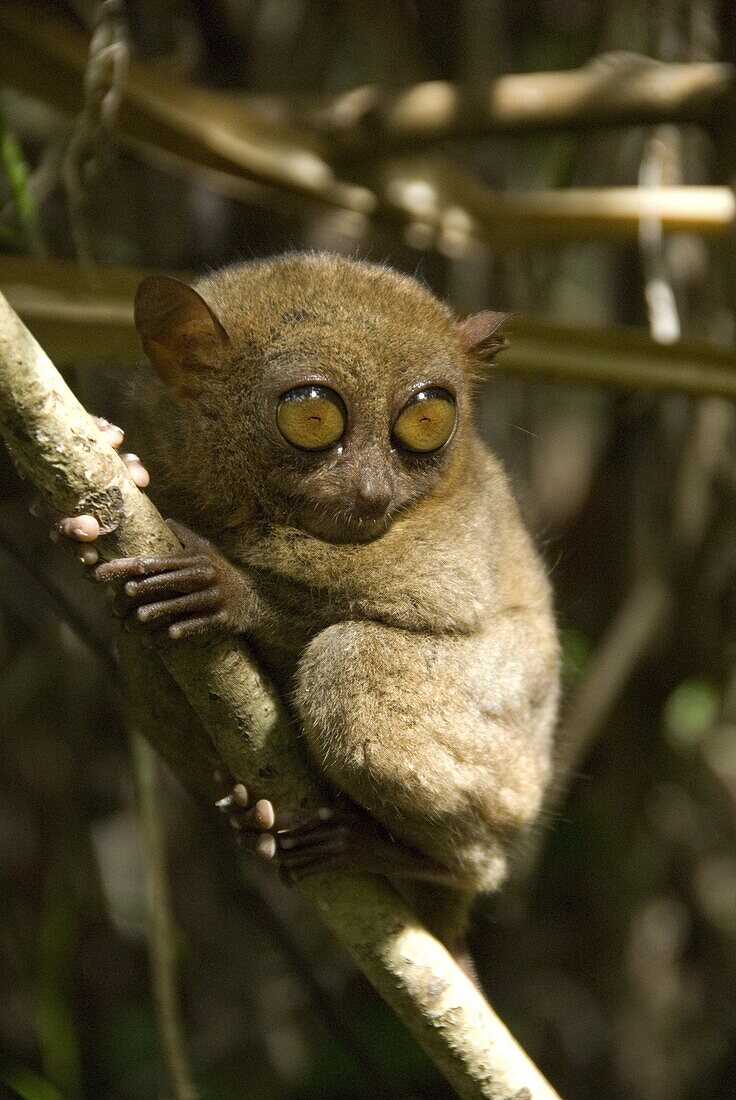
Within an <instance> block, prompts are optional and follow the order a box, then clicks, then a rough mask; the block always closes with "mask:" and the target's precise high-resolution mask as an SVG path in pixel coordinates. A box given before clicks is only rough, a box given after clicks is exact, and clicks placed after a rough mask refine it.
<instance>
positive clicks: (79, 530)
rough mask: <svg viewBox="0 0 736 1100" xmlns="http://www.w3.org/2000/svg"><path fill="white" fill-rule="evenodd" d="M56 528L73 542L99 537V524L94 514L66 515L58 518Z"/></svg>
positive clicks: (88, 540) (92, 539)
mask: <svg viewBox="0 0 736 1100" xmlns="http://www.w3.org/2000/svg"><path fill="white" fill-rule="evenodd" d="M58 529H59V531H60V533H61V534H62V535H66V537H67V538H70V539H73V540H74V541H75V542H94V541H95V539H97V538H99V537H100V525H99V523H98V522H97V520H96V519H95V517H94V516H66V517H65V518H64V519H61V520H59V523H58Z"/></svg>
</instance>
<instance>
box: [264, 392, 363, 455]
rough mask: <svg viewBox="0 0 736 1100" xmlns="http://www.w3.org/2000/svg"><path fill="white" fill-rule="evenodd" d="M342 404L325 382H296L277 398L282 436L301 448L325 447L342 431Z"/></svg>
mask: <svg viewBox="0 0 736 1100" xmlns="http://www.w3.org/2000/svg"><path fill="white" fill-rule="evenodd" d="M346 419H347V418H346V414H345V406H344V405H343V403H342V400H341V398H340V397H338V395H337V394H336V393H335V392H334V390H328V389H327V387H326V386H299V387H298V389H295V390H289V392H288V393H285V394H284V396H283V397H282V398H281V400H280V401H279V406H278V409H277V410H276V423H277V424H278V426H279V431H280V432H281V434H282V435H283V437H284V439H286V440H288V442H289V443H293V444H294V446H295V447H301V448H302V450H304V451H325V450H327V448H328V447H332V446H333V445H334V444H335V443H337V441H338V440H339V439H341V438H342V435H343V433H344V431H345V421H346Z"/></svg>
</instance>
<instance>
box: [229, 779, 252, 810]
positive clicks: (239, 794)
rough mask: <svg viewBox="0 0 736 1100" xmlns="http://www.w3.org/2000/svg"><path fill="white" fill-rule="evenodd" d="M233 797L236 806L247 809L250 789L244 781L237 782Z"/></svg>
mask: <svg viewBox="0 0 736 1100" xmlns="http://www.w3.org/2000/svg"><path fill="white" fill-rule="evenodd" d="M232 799H233V802H234V803H235V805H236V806H240V808H241V809H243V810H244V809H245V807H246V806H247V805H248V789H247V787H246V786H245V784H244V783H236V784H235V786H234V787H233V790H232Z"/></svg>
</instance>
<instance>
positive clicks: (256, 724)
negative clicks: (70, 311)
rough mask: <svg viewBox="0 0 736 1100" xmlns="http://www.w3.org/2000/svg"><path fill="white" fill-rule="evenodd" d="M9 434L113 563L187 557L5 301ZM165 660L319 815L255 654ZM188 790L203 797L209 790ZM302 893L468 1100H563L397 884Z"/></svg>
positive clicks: (209, 713)
mask: <svg viewBox="0 0 736 1100" xmlns="http://www.w3.org/2000/svg"><path fill="white" fill-rule="evenodd" d="M0 430H1V431H2V434H3V435H4V436H5V438H6V440H7V441H8V443H9V444H10V445H11V446H12V448H13V451H14V452H15V455H16V456H17V459H18V461H19V463H20V465H21V467H22V468H23V470H24V471H25V473H26V474H27V475H28V476H29V477H30V478H31V479H32V480H33V481H35V482H36V484H37V485H39V487H41V488H42V489H43V490H44V491H45V493H46V496H47V498H48V500H49V501H50V503H51V504H52V505H53V506H54V507H56V508H58V509H60V510H61V511H63V512H65V513H68V514H75V513H79V512H81V511H92V512H94V513H95V514H96V515H98V516H99V517H100V518H101V519H102V522H103V526H104V529H105V535H104V537H103V538H102V539H101V540H100V550H101V555H102V556H103V557H104V558H106V559H109V558H112V557H118V556H121V555H126V556H127V555H133V554H140V553H150V552H161V551H165V550H175V549H177V548H178V543H177V541H176V539H175V538H174V536H173V534H172V532H171V531H170V530H169V528H168V527H167V526H166V525H165V524H164V522H163V520H162V519H161V517H160V516H159V514H158V513H157V512H156V510H155V508H154V507H153V505H152V504H151V503H150V501H149V500H148V499H147V498H146V497H145V496H144V495H143V494H142V493H141V492H139V490H138V489H136V487H135V486H134V484H133V482H132V481H131V479H130V478H129V477H128V475H127V473H126V471H125V468H124V466H123V464H122V462H121V461H120V459H119V458H118V457H117V455H116V454H115V452H114V451H113V450H112V449H111V448H110V447H109V446H108V445H107V444H106V443H105V442H104V441H103V439H102V437H101V435H100V433H99V432H98V431H97V429H96V427H95V425H94V423H93V422H92V420H91V419H90V417H89V416H88V414H87V413H86V412H85V411H84V409H83V408H82V407H81V405H80V404H79V402H78V401H77V399H76V398H75V397H74V395H73V394H72V393H71V391H70V390H69V389H68V387H67V386H66V384H65V383H64V381H63V379H62V378H61V377H60V375H59V374H58V372H57V371H56V369H55V368H54V366H53V364H52V363H51V361H50V360H49V359H48V357H47V356H46V355H45V353H44V352H43V350H42V349H41V348H40V346H39V345H38V344H37V343H36V341H35V340H34V339H33V337H32V336H31V335H30V333H29V332H28V330H27V329H26V328H25V327H24V325H23V324H22V322H21V321H20V319H19V318H18V317H17V315H16V314H15V313H14V312H13V310H12V309H11V308H10V306H9V305H8V304H7V302H6V300H5V299H4V298H3V297H2V296H1V295H0ZM158 656H159V657H160V658H161V660H162V661H163V663H164V665H165V666H166V668H167V669H168V671H169V673H170V674H171V675H172V676H173V678H174V679H175V680H176V682H177V684H178V685H179V687H180V688H181V690H182V692H183V693H184V694H185V695H186V697H187V699H188V700H189V702H190V703H191V705H192V706H193V707H194V709H195V711H196V712H197V714H198V716H199V718H200V719H201V721H202V724H203V725H204V727H205V729H206V730H207V731H208V733H209V735H210V737H211V738H212V741H213V743H214V745H215V747H216V749H217V751H218V753H219V754H220V755H221V756H222V758H223V760H224V761H225V763H226V764H227V766H228V768H229V769H230V771H231V772H232V773H233V775H234V776H235V777H236V778H237V779H239V780H242V781H243V782H244V783H246V785H247V784H249V783H250V782H251V781H252V780H253V779H254V778H255V777H256V776H257V775H258V772H259V770H260V771H262V770H263V769H267V773H266V774H267V775H268V783H269V794H270V796H271V797H272V798H273V800H274V802H275V803H276V804H277V806H278V805H280V806H293V805H297V804H301V805H308V804H310V803H312V804H314V802H315V801H316V799H317V798H318V789H317V786H316V784H315V782H314V781H313V779H312V777H311V776H310V774H309V772H308V770H307V768H306V766H305V763H304V762H303V760H302V759H301V757H300V756H299V753H298V748H297V739H296V736H295V732H294V730H293V728H292V726H291V724H290V721H289V718H288V715H287V713H286V710H285V708H284V706H283V703H282V702H281V700H280V699H279V697H278V695H277V693H276V692H275V690H274V688H273V686H272V685H271V684H270V682H269V681H268V680H267V678H266V677H265V676H264V674H263V673H262V672H261V671H260V669H259V668H258V667H257V666H256V664H255V663H254V661H253V660H252V658H251V656H250V655H249V654H248V652H247V650H246V649H245V648H244V647H243V646H240V645H238V644H237V643H236V642H235V641H232V640H227V641H226V640H223V641H220V642H216V643H205V642H201V641H200V642H194V641H188V642H186V643H177V644H176V645H173V644H167V645H164V646H162V647H160V648H159V649H158ZM156 659H157V658H156V655H155V654H154V653H151V660H152V661H153V660H156ZM197 759H198V760H201V757H197ZM184 778H185V779H188V780H192V779H194V780H195V781H196V783H197V785H198V786H200V787H201V788H204V787H205V786H206V784H207V780H208V779H209V777H208V776H207V777H203V776H201V775H200V776H196V777H195V776H192V775H191V774H190V775H189V776H187V775H185V776H184ZM261 783H262V780H261ZM301 888H302V890H303V892H304V893H305V894H306V895H307V896H308V897H309V898H310V899H311V900H312V901H313V903H314V904H315V905H316V907H317V909H318V911H319V913H320V915H321V916H322V918H323V919H324V921H325V922H326V923H327V925H328V926H329V927H330V928H331V929H332V931H333V932H334V933H335V935H336V936H338V938H339V939H340V940H342V942H343V943H344V944H345V945H346V947H347V948H348V949H349V951H350V952H351V953H352V955H353V957H354V958H355V960H356V962H357V963H358V965H359V966H361V968H362V969H363V970H364V971H365V973H366V974H367V975H368V977H369V978H370V980H371V981H372V982H373V984H374V985H375V986H376V988H377V989H378V990H379V992H380V993H381V994H382V995H383V996H384V997H385V999H386V1000H387V1001H388V1003H389V1004H390V1005H391V1006H392V1007H393V1008H394V1009H395V1011H396V1012H397V1013H398V1014H399V1015H400V1016H401V1018H402V1019H403V1020H404V1022H405V1023H406V1025H407V1026H408V1027H409V1029H410V1030H411V1031H412V1032H413V1034H414V1035H415V1036H416V1038H417V1039H418V1040H419V1042H420V1043H421V1044H422V1045H423V1046H424V1048H425V1050H426V1051H427V1053H428V1054H429V1056H430V1057H431V1058H432V1059H433V1060H434V1061H435V1063H436V1064H437V1066H438V1067H439V1068H440V1070H441V1071H442V1072H443V1073H444V1074H445V1076H446V1077H447V1079H448V1080H449V1081H450V1082H451V1084H452V1085H453V1086H454V1088H455V1089H456V1090H457V1092H458V1094H459V1095H460V1096H464V1097H473V1098H476V1097H485V1098H488V1100H551V1098H553V1097H555V1096H556V1095H557V1094H556V1093H555V1092H554V1090H553V1089H552V1087H551V1086H550V1085H549V1084H548V1083H547V1081H545V1079H544V1078H543V1077H542V1075H541V1074H540V1072H539V1070H538V1069H537V1068H536V1067H535V1066H534V1064H533V1063H532V1062H531V1061H530V1060H529V1058H528V1057H527V1055H526V1054H525V1053H524V1051H523V1050H522V1049H521V1047H519V1045H518V1044H517V1043H516V1041H515V1040H514V1039H513V1037H512V1036H511V1035H510V1033H509V1032H508V1030H507V1029H506V1027H505V1026H504V1024H503V1023H502V1022H501V1020H500V1019H499V1018H498V1017H497V1016H496V1014H495V1013H494V1012H493V1010H492V1009H491V1007H490V1006H489V1005H488V1004H487V1002H486V1001H485V1000H484V999H483V997H482V995H481V994H480V992H479V991H478V990H477V989H476V988H475V986H474V985H473V984H472V982H470V981H469V980H468V978H467V977H466V976H465V975H464V974H463V973H462V971H461V970H460V969H459V968H458V966H457V965H456V963H455V961H454V959H452V957H451V956H450V955H449V953H448V952H447V951H446V950H445V948H444V947H443V946H442V945H441V944H440V943H439V942H438V941H437V940H436V939H434V937H432V936H431V935H430V934H429V933H428V932H427V931H426V929H424V928H423V927H422V926H421V925H420V924H419V923H418V921H417V920H416V918H415V917H414V915H413V914H412V913H411V912H410V910H409V909H408V908H407V907H406V906H405V905H404V903H403V902H402V901H401V900H400V899H399V897H398V896H397V895H396V893H395V892H394V891H393V890H392V889H391V887H390V886H389V884H388V883H387V882H386V881H384V880H382V879H380V878H378V877H374V876H369V875H347V874H345V875H337V874H333V875H322V876H319V877H315V878H313V879H311V880H309V881H307V882H306V883H304V885H303V886H302V887H301Z"/></svg>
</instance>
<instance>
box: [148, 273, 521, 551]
mask: <svg viewBox="0 0 736 1100" xmlns="http://www.w3.org/2000/svg"><path fill="white" fill-rule="evenodd" d="M503 320H504V315H503V314H498V313H481V314H477V315H476V316H474V317H471V318H469V319H468V320H466V321H463V322H460V323H457V322H456V321H455V320H454V319H453V317H452V314H451V313H450V311H449V310H448V309H447V308H446V307H445V306H444V305H442V304H441V303H440V302H438V301H437V299H436V298H434V297H433V296H432V295H431V294H430V293H429V292H428V291H427V290H425V289H424V288H423V287H422V286H421V285H420V284H419V283H418V282H416V281H415V280H414V279H411V278H408V277H406V276H403V275H399V274H397V273H396V272H394V271H391V270H390V269H388V268H385V267H382V266H378V265H374V264H367V263H359V262H355V261H351V260H347V259H342V258H339V257H336V256H329V255H323V254H313V253H294V254H288V255H286V256H283V257H280V258H278V259H276V260H269V261H264V262H258V263H250V264H240V265H236V266H233V267H230V268H226V269H224V270H222V271H220V272H218V273H216V274H214V275H211V276H208V277H207V278H205V279H202V280H201V281H200V282H199V283H197V286H196V289H194V288H192V287H189V286H187V285H186V284H184V283H181V282H178V281H177V280H175V279H170V278H167V277H165V276H151V277H149V278H147V279H145V280H144V281H143V283H142V284H141V286H140V288H139V290H138V294H137V297H136V325H137V327H138V331H139V333H140V336H141V340H142V343H143V347H144V350H145V352H146V354H147V355H148V357H149V359H150V360H151V362H152V364H153V366H154V367H155V369H156V371H157V373H158V375H159V377H160V378H161V380H162V381H163V382H164V383H165V385H166V386H168V387H169V388H170V389H171V390H173V391H174V393H175V394H176V395H177V401H176V404H177V406H178V408H179V414H178V421H179V425H180V427H181V430H180V431H178V432H175V433H174V434H176V435H177V438H178V440H179V444H178V445H179V448H180V451H181V453H180V454H179V456H178V461H179V462H181V463H182V465H183V467H185V468H188V469H190V470H191V471H192V473H191V477H192V480H193V481H196V480H198V479H199V480H200V481H201V480H202V479H207V480H209V481H210V482H213V481H214V483H215V484H216V487H217V494H216V498H217V499H216V502H215V501H214V498H213V497H212V494H210V498H211V499H212V500H213V505H214V504H215V503H216V507H217V508H218V509H219V517H220V518H219V522H221V523H224V524H226V525H228V524H229V525H230V526H233V527H235V526H238V524H239V523H240V522H245V521H247V518H248V517H249V516H250V515H252V514H253V513H254V512H255V513H257V514H260V515H261V516H267V517H269V518H270V519H271V521H273V522H279V523H284V524H288V525H290V526H293V527H297V528H299V529H301V530H304V531H307V532H309V533H310V534H312V535H315V536H317V537H319V538H322V539H325V540H327V541H330V542H365V541H368V540H371V539H375V538H377V537H379V536H380V535H381V534H383V533H384V532H385V531H386V530H387V529H388V527H389V526H390V525H391V523H392V522H393V521H394V520H396V518H397V517H399V516H401V515H403V514H405V513H406V512H407V511H408V510H410V509H411V508H412V506H414V505H416V504H417V503H418V502H419V501H421V500H423V499H425V498H427V497H430V496H431V495H432V494H433V493H434V492H436V490H437V489H438V487H439V486H440V484H441V483H442V482H443V481H445V480H446V479H447V478H449V477H452V476H455V474H456V473H457V471H458V470H461V469H462V464H463V462H464V460H465V459H466V458H467V455H468V445H469V441H470V439H471V438H472V432H473V429H472V418H471V410H470V400H471V395H472V383H473V375H474V373H475V374H477V367H478V364H479V363H481V362H483V361H488V360H489V359H491V358H492V357H493V355H494V354H495V352H496V351H498V350H499V349H500V348H502V347H503V346H504V345H505V341H504V339H503V337H500V336H499V334H498V330H499V326H500V325H501V323H502V322H503ZM185 451H193V452H194V456H193V457H192V455H191V454H189V453H184V452H185ZM195 464H196V472H195V469H194V465H195ZM193 490H194V486H193Z"/></svg>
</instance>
